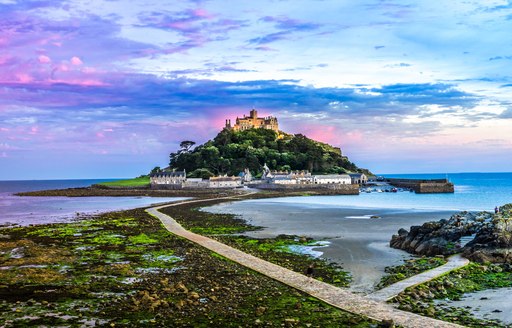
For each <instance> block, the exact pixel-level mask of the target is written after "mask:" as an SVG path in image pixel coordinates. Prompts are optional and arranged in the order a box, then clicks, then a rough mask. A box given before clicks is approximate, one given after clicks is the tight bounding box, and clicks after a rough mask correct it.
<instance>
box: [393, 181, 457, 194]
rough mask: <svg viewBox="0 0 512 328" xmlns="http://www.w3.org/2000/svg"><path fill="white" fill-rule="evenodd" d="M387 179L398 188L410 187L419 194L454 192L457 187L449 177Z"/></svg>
mask: <svg viewBox="0 0 512 328" xmlns="http://www.w3.org/2000/svg"><path fill="white" fill-rule="evenodd" d="M385 181H386V182H387V183H388V184H390V185H392V186H394V187H397V188H408V189H411V190H414V192H416V193H417V194H442V193H453V192H454V191H455V188H454V186H453V183H451V182H450V181H449V180H448V179H395V178H386V179H385Z"/></svg>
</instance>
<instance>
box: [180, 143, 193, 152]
mask: <svg viewBox="0 0 512 328" xmlns="http://www.w3.org/2000/svg"><path fill="white" fill-rule="evenodd" d="M195 144H196V143H195V142H194V141H190V140H185V141H182V142H180V147H181V152H183V153H188V152H190V148H192V147H193V146H194V145H195Z"/></svg>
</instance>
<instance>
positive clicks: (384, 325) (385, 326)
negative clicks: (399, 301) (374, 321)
mask: <svg viewBox="0 0 512 328" xmlns="http://www.w3.org/2000/svg"><path fill="white" fill-rule="evenodd" d="M379 327H381V328H395V322H394V321H393V320H392V319H389V320H382V321H381V322H380V324H379Z"/></svg>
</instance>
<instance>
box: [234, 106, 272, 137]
mask: <svg viewBox="0 0 512 328" xmlns="http://www.w3.org/2000/svg"><path fill="white" fill-rule="evenodd" d="M226 128H227V129H233V130H235V131H244V130H248V129H254V128H256V129H268V130H273V131H275V132H279V124H278V122H277V118H276V117H274V116H268V117H258V111H257V110H256V109H254V108H253V109H252V110H251V111H250V113H249V116H246V115H244V117H242V118H239V117H237V118H236V121H235V124H234V125H233V126H232V125H231V120H230V119H227V120H226Z"/></svg>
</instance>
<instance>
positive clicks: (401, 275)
mask: <svg viewBox="0 0 512 328" xmlns="http://www.w3.org/2000/svg"><path fill="white" fill-rule="evenodd" d="M445 263H446V260H445V259H444V257H422V258H414V259H410V260H407V261H406V262H405V263H404V264H402V265H398V266H393V267H386V268H385V269H384V271H385V272H386V273H387V275H386V276H384V277H382V279H381V280H380V282H379V284H378V285H377V288H378V289H380V288H384V287H387V286H389V285H392V284H394V283H395V282H398V281H400V280H404V279H407V278H409V277H412V276H415V275H417V274H420V273H422V272H424V271H428V270H430V269H433V268H437V267H438V266H441V265H443V264H445Z"/></svg>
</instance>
